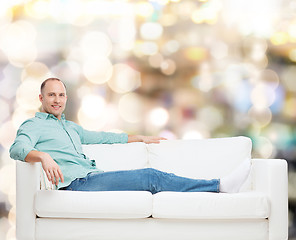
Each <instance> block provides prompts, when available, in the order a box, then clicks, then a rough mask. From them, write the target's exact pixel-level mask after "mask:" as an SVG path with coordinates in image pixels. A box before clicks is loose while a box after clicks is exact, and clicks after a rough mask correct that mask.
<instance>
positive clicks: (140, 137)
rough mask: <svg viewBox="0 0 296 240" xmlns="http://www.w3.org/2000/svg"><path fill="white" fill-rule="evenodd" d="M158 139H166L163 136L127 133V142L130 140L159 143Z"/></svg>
mask: <svg viewBox="0 0 296 240" xmlns="http://www.w3.org/2000/svg"><path fill="white" fill-rule="evenodd" d="M160 140H167V139H166V138H163V137H156V136H143V135H128V141H127V142H128V143H131V142H144V143H148V144H149V143H159V142H160Z"/></svg>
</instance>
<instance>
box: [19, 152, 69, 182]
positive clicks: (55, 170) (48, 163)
mask: <svg viewBox="0 0 296 240" xmlns="http://www.w3.org/2000/svg"><path fill="white" fill-rule="evenodd" d="M25 161H26V162H41V165H42V168H43V169H44V172H45V173H46V176H47V178H48V180H49V181H50V182H52V184H55V185H58V183H59V179H61V182H64V176H63V173H62V171H61V169H60V167H59V165H58V164H57V163H56V162H55V161H54V160H53V159H52V157H51V156H50V155H49V154H48V153H45V152H39V151H35V150H33V151H31V152H29V153H28V155H27V156H26V158H25Z"/></svg>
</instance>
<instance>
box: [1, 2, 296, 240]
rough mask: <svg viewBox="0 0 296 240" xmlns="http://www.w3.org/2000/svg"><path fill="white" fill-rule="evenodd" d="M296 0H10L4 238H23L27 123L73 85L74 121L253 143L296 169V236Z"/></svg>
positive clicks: (294, 178) (6, 11) (4, 37)
mask: <svg viewBox="0 0 296 240" xmlns="http://www.w3.org/2000/svg"><path fill="white" fill-rule="evenodd" d="M295 63H296V0H248V1H247V0H199V1H198V0H195V1H193V0H183V1H180V0H154V1H152V0H151V1H136V0H134V1H133V0H130V1H128V0H126V1H124V0H121V1H120V0H118V1H100V0H51V1H50V0H1V2H0V111H1V114H0V239H4V240H8V239H9V240H11V239H15V162H14V161H13V160H11V159H10V158H9V153H8V149H9V147H10V145H11V144H12V142H13V140H14V137H15V134H16V131H17V129H18V127H19V125H20V124H21V123H22V122H23V121H24V120H26V119H27V118H30V117H33V116H34V114H35V112H36V111H38V109H39V107H40V103H39V100H38V94H39V88H40V83H41V82H42V81H43V80H44V79H46V78H47V77H58V78H60V79H62V80H63V81H64V82H65V83H66V85H67V94H68V105H67V109H66V111H65V115H66V117H67V119H69V120H72V121H75V122H77V123H79V124H81V125H82V126H83V127H85V128H86V129H90V130H104V131H115V132H121V131H124V132H127V133H129V134H145V135H160V136H164V137H167V138H168V139H176V138H178V139H192V138H195V139H196V138H198V139H202V138H218V137H229V136H238V135H244V136H248V137H250V138H251V139H252V141H253V153H252V156H253V158H283V159H286V160H287V161H288V164H289V225H290V228H289V235H290V238H289V239H296V215H295V206H296V172H295V171H296V170H295V167H296V148H295V146H296V135H295V133H296V124H295V120H296V79H295V77H296V65H295Z"/></svg>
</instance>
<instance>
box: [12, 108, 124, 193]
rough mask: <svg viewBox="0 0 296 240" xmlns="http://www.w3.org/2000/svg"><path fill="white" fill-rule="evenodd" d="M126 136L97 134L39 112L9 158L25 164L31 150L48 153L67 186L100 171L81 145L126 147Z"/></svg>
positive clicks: (24, 128)
mask: <svg viewBox="0 0 296 240" xmlns="http://www.w3.org/2000/svg"><path fill="white" fill-rule="evenodd" d="M127 141H128V135H127V134H126V133H109V132H95V131H88V130H85V129H83V128H82V127H81V126H79V125H78V124H76V123H74V122H71V121H68V120H66V119H65V116H64V114H63V115H62V117H61V120H59V119H57V118H56V117H55V116H54V115H52V114H48V113H43V112H37V113H36V115H35V117H34V118H30V119H28V120H26V121H25V122H24V123H23V124H22V125H21V126H20V128H19V130H18V132H17V136H16V138H15V141H14V143H13V144H12V146H11V147H10V150H9V151H10V157H11V158H13V159H15V160H22V161H24V160H25V158H26V156H27V155H28V153H29V152H30V151H32V150H37V151H40V152H46V153H48V154H49V155H50V156H51V157H52V158H53V159H54V160H55V161H56V163H57V164H58V165H59V167H60V169H61V171H62V173H63V176H64V183H62V182H61V181H60V182H59V184H58V188H62V187H65V186H68V185H69V184H70V183H71V182H72V181H73V180H74V179H76V178H81V177H85V176H86V175H87V174H88V173H90V172H93V171H101V170H99V169H97V167H96V164H95V161H94V160H90V159H89V158H88V157H87V156H85V155H84V153H83V151H82V144H113V143H127Z"/></svg>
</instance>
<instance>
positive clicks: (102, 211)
mask: <svg viewBox="0 0 296 240" xmlns="http://www.w3.org/2000/svg"><path fill="white" fill-rule="evenodd" d="M34 210H35V213H36V215H37V216H39V217H49V218H112V219H134V218H146V217H149V216H151V215H152V194H151V193H150V192H145V191H112V192H111V191H110V192H82V191H66V190H53V191H46V190H43V191H42V190H41V191H38V192H37V193H36V195H35V203H34Z"/></svg>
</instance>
